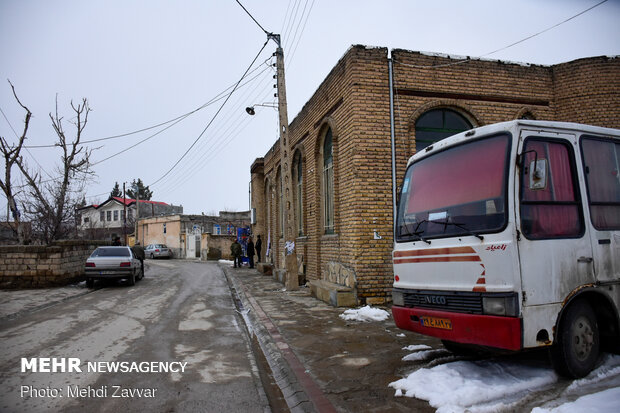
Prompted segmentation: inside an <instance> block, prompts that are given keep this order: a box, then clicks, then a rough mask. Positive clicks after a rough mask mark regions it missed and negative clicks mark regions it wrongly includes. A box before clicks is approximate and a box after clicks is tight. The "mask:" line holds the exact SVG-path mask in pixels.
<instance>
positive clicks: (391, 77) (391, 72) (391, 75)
mask: <svg viewBox="0 0 620 413" xmlns="http://www.w3.org/2000/svg"><path fill="white" fill-rule="evenodd" d="M390 53H391V51H390ZM388 76H389V83H390V85H389V89H390V139H391V144H392V242H396V149H395V143H394V141H395V137H394V136H395V132H394V68H393V65H392V58H391V57H388Z"/></svg>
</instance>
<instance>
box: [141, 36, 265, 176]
mask: <svg viewBox="0 0 620 413" xmlns="http://www.w3.org/2000/svg"><path fill="white" fill-rule="evenodd" d="M268 42H269V39H267V41H266V42H265V43H264V44H263V47H261V48H260V50H259V51H258V53H257V54H256V57H255V58H254V60H252V63H250V65H249V66H248V68H247V69H246V71H245V72H244V73H243V76H241V78H240V79H239V81H238V82H237V84H236V85H235V87H234V88H233V90H231V92H230V93H229V94H228V96H227V97H226V100H224V102H223V103H222V105H221V106H220V108H219V109H218V110H217V112H216V113H215V115H213V118H211V121H209V123H208V124H207V126H205V128H204V129H203V131H202V132H201V133H200V135H198V137H197V138H196V140H194V142H193V143H192V144H191V145H190V147H189V148H187V150H186V151H185V153H184V154H183V155H182V156H181V157H180V158H179V160H178V161H176V163H175V164H174V165H172V167H171V168H170V169H169V170H168V171H167V172H166V173H165V174H163V175H162V176H161V177H160V178H159V179H157V180H156V181H155V182H153V183H152V184H151V185H155V184H157V183H158V182H159V181H161V180H162V179H164V178H165V177H166V176H167V175H168V174H169V173H170V172H171V171H172V170H173V169H174V168H176V166H177V165H178V164H179V163H180V162H181V161H182V160H183V158H185V156H186V155H187V154H188V153H189V151H190V150H191V149H192V148H193V147H194V145H196V143H197V142H198V141H199V140H200V138H202V136H203V135H204V134H205V132H206V131H207V129H209V126H211V124H212V123H213V121H214V120H215V119H216V118H217V115H218V114H219V113H220V112H221V111H222V109H223V108H224V106H225V105H226V102H228V100H229V99H230V97H231V96H232V94H233V93H235V90H237V87H238V86H239V84H240V83H241V81H242V80H243V79H244V78H245V76H246V75H247V74H248V72H249V71H250V69H251V68H252V66H253V65H254V63H255V62H256V60H257V59H258V57H259V56H260V54H261V53H262V52H263V50H264V49H265V46H267V43H268Z"/></svg>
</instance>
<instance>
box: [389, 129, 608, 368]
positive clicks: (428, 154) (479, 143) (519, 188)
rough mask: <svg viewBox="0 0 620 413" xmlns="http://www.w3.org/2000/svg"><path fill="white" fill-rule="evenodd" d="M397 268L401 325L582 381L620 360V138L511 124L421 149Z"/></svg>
mask: <svg viewBox="0 0 620 413" xmlns="http://www.w3.org/2000/svg"><path fill="white" fill-rule="evenodd" d="M393 263H394V289H393V309H392V311H393V315H394V320H395V322H396V324H397V326H398V327H400V328H402V329H407V330H412V331H415V332H418V333H421V334H426V335H429V336H434V337H438V338H440V339H441V340H442V341H443V343H444V345H445V346H446V348H448V349H449V350H452V351H459V350H463V349H466V348H467V347H468V346H472V345H473V346H480V347H488V348H495V349H504V350H512V351H518V350H524V349H531V348H537V347H548V348H549V349H550V354H551V360H552V363H553V365H554V367H555V369H556V370H557V371H558V372H559V373H560V374H562V375H564V376H567V377H583V376H585V375H587V374H588V373H589V372H590V371H591V370H592V369H593V368H594V366H595V364H596V361H597V358H598V356H599V353H600V351H615V352H617V351H620V321H619V310H620V130H617V129H607V128H600V127H594V126H587V125H580V124H575V123H563V122H546V121H529V120H516V121H511V122H504V123H498V124H494V125H488V126H484V127H481V128H477V129H472V130H469V131H467V132H463V133H460V134H457V135H454V136H451V137H449V138H447V139H444V140H442V141H440V142H436V143H434V144H432V145H430V146H428V147H426V148H425V149H423V150H421V151H419V152H418V153H416V154H415V155H414V156H413V157H411V159H410V160H409V163H408V167H407V172H406V174H405V178H404V181H403V185H402V189H401V193H400V198H399V205H398V213H397V217H396V222H395V243H394V251H393Z"/></svg>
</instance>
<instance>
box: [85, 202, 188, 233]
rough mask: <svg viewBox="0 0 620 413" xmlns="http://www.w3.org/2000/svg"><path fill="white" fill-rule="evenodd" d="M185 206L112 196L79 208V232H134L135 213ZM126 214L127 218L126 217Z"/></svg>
mask: <svg viewBox="0 0 620 413" xmlns="http://www.w3.org/2000/svg"><path fill="white" fill-rule="evenodd" d="M182 213H183V206H175V205H170V204H166V203H165V202H158V201H145V200H139V201H136V200H135V199H130V198H121V197H112V198H109V199H108V200H107V201H105V202H104V203H102V204H100V205H89V206H85V207H82V208H78V209H77V211H76V215H77V216H78V219H79V221H78V235H79V236H80V237H82V238H86V239H113V238H115V237H123V235H124V234H133V232H134V230H135V225H136V221H135V220H136V217H138V214H139V217H140V218H143V217H153V216H161V215H169V214H182ZM125 214H127V219H126V220H125Z"/></svg>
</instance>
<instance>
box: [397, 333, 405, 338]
mask: <svg viewBox="0 0 620 413" xmlns="http://www.w3.org/2000/svg"><path fill="white" fill-rule="evenodd" d="M396 337H407V336H406V335H404V334H403V333H400V334H396Z"/></svg>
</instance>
